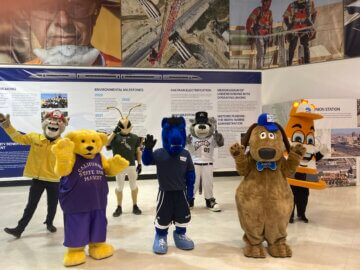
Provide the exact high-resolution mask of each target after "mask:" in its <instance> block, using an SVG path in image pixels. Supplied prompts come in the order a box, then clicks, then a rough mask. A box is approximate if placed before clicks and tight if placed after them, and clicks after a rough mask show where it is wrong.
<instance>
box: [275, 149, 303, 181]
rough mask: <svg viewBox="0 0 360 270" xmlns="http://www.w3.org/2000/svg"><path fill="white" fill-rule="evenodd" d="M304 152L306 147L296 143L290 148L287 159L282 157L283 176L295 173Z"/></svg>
mask: <svg viewBox="0 0 360 270" xmlns="http://www.w3.org/2000/svg"><path fill="white" fill-rule="evenodd" d="M305 152H306V148H305V147H304V146H302V145H301V144H297V145H295V146H292V147H291V148H290V153H289V156H288V158H287V160H285V159H284V161H283V166H282V168H281V170H282V172H283V174H284V176H285V177H290V176H291V175H293V174H294V173H295V171H296V168H297V166H299V164H300V161H301V159H302V157H303V155H304V154H305Z"/></svg>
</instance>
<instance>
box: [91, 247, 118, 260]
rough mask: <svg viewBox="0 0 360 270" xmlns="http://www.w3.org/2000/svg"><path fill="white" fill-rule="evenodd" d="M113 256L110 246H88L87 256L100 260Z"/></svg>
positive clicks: (112, 249)
mask: <svg viewBox="0 0 360 270" xmlns="http://www.w3.org/2000/svg"><path fill="white" fill-rule="evenodd" d="M113 254H114V248H113V246H112V245H109V244H106V243H91V244H89V255H90V256H91V257H92V258H94V259H96V260H101V259H105V258H107V257H110V256H112V255H113Z"/></svg>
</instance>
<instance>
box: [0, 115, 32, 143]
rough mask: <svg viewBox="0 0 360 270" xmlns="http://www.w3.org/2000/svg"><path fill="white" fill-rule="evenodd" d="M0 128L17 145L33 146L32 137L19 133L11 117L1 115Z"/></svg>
mask: <svg viewBox="0 0 360 270" xmlns="http://www.w3.org/2000/svg"><path fill="white" fill-rule="evenodd" d="M0 126H1V127H2V128H3V129H4V131H5V132H6V134H7V135H9V137H10V138H11V139H12V140H13V141H14V142H16V143H20V144H31V142H32V137H31V133H30V134H21V133H20V132H18V131H17V130H16V129H15V128H14V127H13V126H12V125H11V122H10V115H8V114H7V115H6V116H5V115H3V114H2V113H0Z"/></svg>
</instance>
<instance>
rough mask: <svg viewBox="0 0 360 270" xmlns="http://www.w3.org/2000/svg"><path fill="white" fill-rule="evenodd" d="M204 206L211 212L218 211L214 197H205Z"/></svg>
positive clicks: (218, 206) (219, 209)
mask: <svg viewBox="0 0 360 270" xmlns="http://www.w3.org/2000/svg"><path fill="white" fill-rule="evenodd" d="M205 201H206V208H207V209H209V210H210V211H213V212H220V211H221V208H220V205H219V204H218V203H217V202H216V200H215V198H211V199H205Z"/></svg>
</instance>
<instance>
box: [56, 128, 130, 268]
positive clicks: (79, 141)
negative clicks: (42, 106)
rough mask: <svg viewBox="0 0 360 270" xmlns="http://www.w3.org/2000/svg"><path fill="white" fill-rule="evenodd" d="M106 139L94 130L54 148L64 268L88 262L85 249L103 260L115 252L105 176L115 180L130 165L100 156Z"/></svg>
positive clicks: (81, 132) (70, 137)
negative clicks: (109, 231)
mask: <svg viewBox="0 0 360 270" xmlns="http://www.w3.org/2000/svg"><path fill="white" fill-rule="evenodd" d="M106 142H107V136H106V134H103V133H97V132H95V131H92V130H78V131H73V132H70V133H68V134H67V135H66V136H65V138H64V139H61V140H59V141H58V142H57V143H56V144H55V145H54V146H53V147H52V149H51V150H52V152H53V153H54V154H55V157H56V162H55V168H54V171H55V173H56V174H57V175H58V176H59V177H61V179H60V192H59V201H60V205H61V208H62V210H63V212H64V234H65V236H64V238H65V240H64V246H66V247H67V248H68V249H67V251H66V253H65V255H64V265H65V266H73V265H78V264H81V263H84V262H85V258H86V257H85V251H84V249H85V246H86V245H89V255H90V256H91V257H92V258H94V259H103V258H106V257H109V256H111V255H112V254H113V252H114V249H113V247H112V246H111V245H109V244H106V243H105V241H106V227H107V220H106V205H107V194H108V191H109V188H108V184H107V181H106V177H105V176H106V175H108V176H115V175H117V174H118V173H119V172H121V171H122V170H124V169H125V168H126V167H128V166H129V162H128V161H127V160H126V159H124V158H122V157H121V156H120V155H115V156H114V157H113V158H110V159H106V158H105V157H104V156H103V155H101V154H100V151H101V149H102V147H103V146H104V145H105V144H106Z"/></svg>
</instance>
